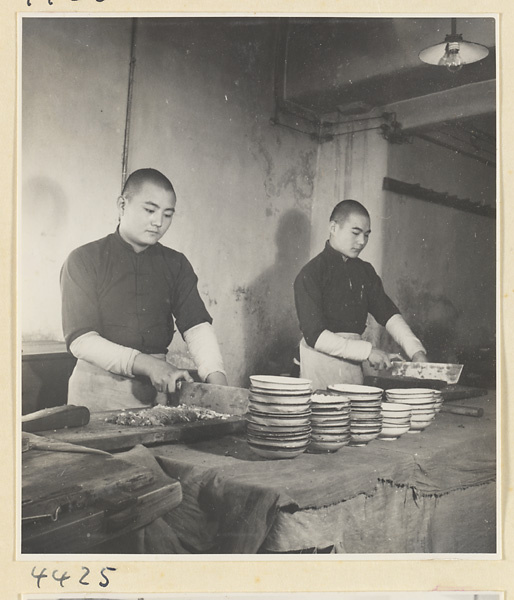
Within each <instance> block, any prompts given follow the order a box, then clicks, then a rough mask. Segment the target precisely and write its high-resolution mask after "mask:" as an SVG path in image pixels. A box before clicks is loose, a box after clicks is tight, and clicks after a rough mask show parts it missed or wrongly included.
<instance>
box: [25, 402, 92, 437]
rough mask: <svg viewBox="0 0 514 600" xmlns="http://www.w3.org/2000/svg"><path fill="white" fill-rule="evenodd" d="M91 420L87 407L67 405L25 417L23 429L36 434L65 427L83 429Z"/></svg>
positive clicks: (44, 409) (46, 409) (45, 409)
mask: <svg viewBox="0 0 514 600" xmlns="http://www.w3.org/2000/svg"><path fill="white" fill-rule="evenodd" d="M89 418H90V414H89V410H88V408H87V407H85V406H75V405H73V404H66V405H65V406H55V407H53V408H43V409H42V410H37V411H36V412H33V413H29V414H28V415H24V416H23V417H22V418H21V429H22V431H26V432H29V433H36V432H38V431H48V430H51V429H64V428H65V427H81V426H82V425H87V424H88V423H89Z"/></svg>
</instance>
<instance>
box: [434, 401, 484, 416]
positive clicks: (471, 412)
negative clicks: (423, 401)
mask: <svg viewBox="0 0 514 600" xmlns="http://www.w3.org/2000/svg"><path fill="white" fill-rule="evenodd" d="M441 412H447V413H453V414H454V415H465V416H466V417H481V416H482V415H483V414H484V409H483V408H475V407H474V406H456V405H455V404H452V405H448V404H443V405H442V406H441Z"/></svg>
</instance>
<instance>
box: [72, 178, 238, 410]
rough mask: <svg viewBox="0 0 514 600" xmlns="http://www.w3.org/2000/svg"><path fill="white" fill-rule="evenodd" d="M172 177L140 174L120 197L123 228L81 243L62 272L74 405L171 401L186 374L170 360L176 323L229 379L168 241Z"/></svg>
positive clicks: (193, 281) (216, 377)
mask: <svg viewBox="0 0 514 600" xmlns="http://www.w3.org/2000/svg"><path fill="white" fill-rule="evenodd" d="M175 204H176V195H175V191H174V189H173V186H172V184H171V182H170V181H169V179H168V178H167V177H165V176H164V175H163V174H162V173H160V172H159V171H157V170H155V169H140V170H138V171H135V172H134V173H132V174H131V175H130V176H129V177H128V179H127V181H126V183H125V185H124V188H123V192H122V194H121V196H120V197H119V198H118V201H117V206H118V213H119V225H118V228H117V230H116V231H115V232H114V233H111V234H110V235H108V236H107V237H105V238H103V239H100V240H97V241H94V242H91V243H89V244H86V245H84V246H81V247H79V248H77V249H75V250H74V251H73V252H72V253H71V254H70V255H69V257H68V258H67V260H66V262H65V263H64V265H63V268H62V271H61V291H62V318H63V330H64V337H65V340H66V344H67V346H68V349H69V350H70V352H71V353H72V354H73V355H74V356H75V357H76V358H77V359H78V360H77V364H76V366H75V369H74V371H73V373H72V375H71V378H70V381H69V387H68V403H69V404H77V405H82V406H87V407H88V408H89V409H90V411H101V410H117V409H125V408H139V407H144V406H149V405H152V404H155V403H158V404H166V401H167V393H168V392H174V391H175V388H176V384H177V381H179V380H180V379H184V380H186V381H192V378H191V376H190V374H189V373H188V371H187V370H184V369H179V368H177V367H175V366H174V365H172V364H170V363H169V362H167V361H166V353H167V349H168V346H169V344H170V343H171V340H172V338H173V334H174V328H175V327H174V326H175V324H176V326H177V328H178V330H179V331H180V333H181V334H182V336H183V337H184V339H185V341H186V343H187V346H188V349H189V352H190V354H191V356H192V357H193V360H194V361H195V363H196V365H197V368H198V374H199V376H200V378H201V379H202V380H204V381H206V382H208V383H215V384H218V385H226V384H227V379H226V375H225V371H224V368H223V361H222V358H221V353H220V350H219V346H218V342H217V339H216V335H215V333H214V330H213V328H212V319H211V316H210V315H209V313H208V312H207V309H206V308H205V305H204V303H203V301H202V299H201V298H200V295H199V293H198V288H197V280H198V279H197V276H196V274H195V272H194V270H193V268H192V266H191V264H190V263H189V261H188V260H187V258H186V257H185V256H184V255H183V254H181V253H180V252H177V251H175V250H172V249H171V248H168V247H166V246H163V245H161V244H160V243H159V240H160V238H161V237H162V236H163V235H164V234H165V233H166V231H167V230H168V228H169V226H170V225H171V221H172V219H173V215H174V213H175Z"/></svg>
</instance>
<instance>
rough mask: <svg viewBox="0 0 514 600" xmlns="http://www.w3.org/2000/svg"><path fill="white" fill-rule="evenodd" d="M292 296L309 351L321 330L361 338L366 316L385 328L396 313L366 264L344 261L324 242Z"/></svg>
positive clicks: (377, 277) (302, 273) (303, 270)
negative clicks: (359, 335)
mask: <svg viewBox="0 0 514 600" xmlns="http://www.w3.org/2000/svg"><path fill="white" fill-rule="evenodd" d="M294 296H295V304H296V312H297V314H298V320H299V322H300V329H301V330H302V333H303V335H304V338H305V341H306V342H307V344H309V346H312V347H314V345H315V344H316V340H317V339H318V337H319V336H320V334H321V332H322V331H324V330H325V329H327V330H328V331H332V332H334V333H342V332H345V333H358V334H362V333H363V331H364V329H365V327H366V320H367V317H368V313H370V314H372V315H373V317H375V319H376V320H377V321H378V323H380V324H381V325H385V324H386V323H387V321H388V320H389V319H390V318H391V317H392V316H393V315H394V314H396V313H399V312H400V311H399V310H398V308H397V306H396V305H395V304H394V302H393V301H392V300H391V298H389V296H388V295H387V294H386V293H385V291H384V287H383V285H382V280H381V279H380V277H379V276H378V275H377V273H376V271H375V269H374V268H373V266H372V265H371V264H370V263H368V262H365V261H363V260H361V259H360V258H348V259H346V260H345V259H344V258H343V256H342V254H341V253H340V252H338V251H337V250H334V248H332V246H330V244H329V243H328V242H327V243H326V245H325V249H324V250H323V251H322V252H321V253H320V254H318V256H315V257H314V258H313V259H312V260H311V261H309V262H308V263H307V264H306V265H305V266H304V267H303V269H302V270H301V271H300V273H299V274H298V276H297V277H296V280H295V282H294Z"/></svg>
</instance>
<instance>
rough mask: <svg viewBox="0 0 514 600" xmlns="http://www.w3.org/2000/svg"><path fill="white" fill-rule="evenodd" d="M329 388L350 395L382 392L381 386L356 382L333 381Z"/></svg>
mask: <svg viewBox="0 0 514 600" xmlns="http://www.w3.org/2000/svg"><path fill="white" fill-rule="evenodd" d="M328 389H329V390H333V391H334V392H342V393H346V394H352V395H359V396H360V395H368V394H372V395H373V394H374V395H377V394H382V392H383V391H384V390H383V389H382V388H378V387H373V386H371V385H358V384H356V383H334V384H333V385H329V386H328Z"/></svg>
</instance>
